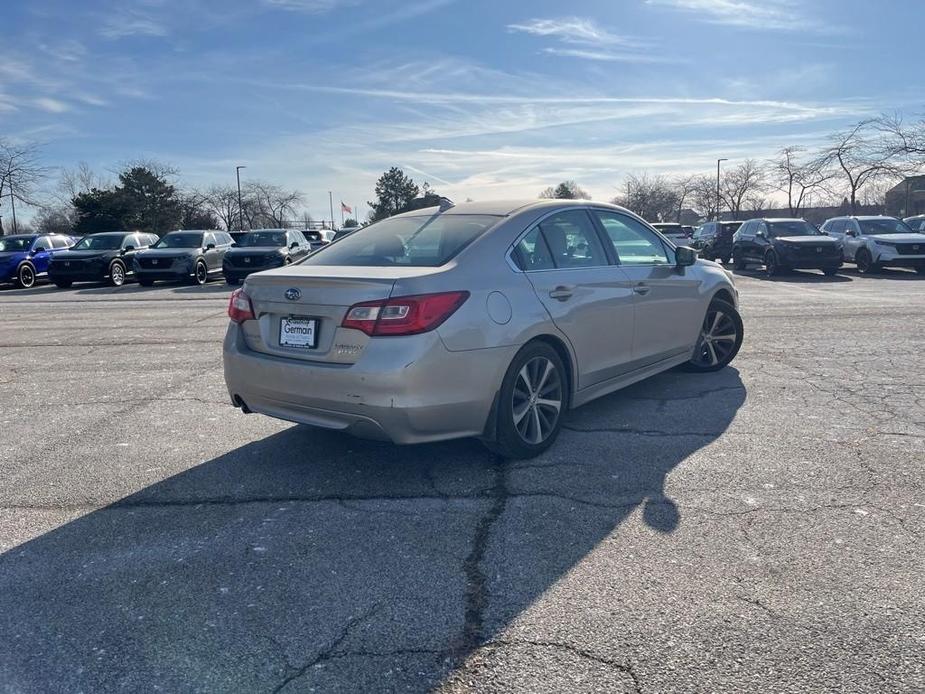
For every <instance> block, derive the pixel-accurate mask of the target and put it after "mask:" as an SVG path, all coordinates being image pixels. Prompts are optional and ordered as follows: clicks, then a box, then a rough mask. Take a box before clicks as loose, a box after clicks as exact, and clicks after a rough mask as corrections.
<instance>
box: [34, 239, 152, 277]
mask: <svg viewBox="0 0 925 694" xmlns="http://www.w3.org/2000/svg"><path fill="white" fill-rule="evenodd" d="M154 243H157V236H156V235H154V234H145V233H142V232H135V231H107V232H103V233H100V234H87V235H86V236H84V237H83V238H81V239H80V241H78V242H77V243H76V244H75V245H73V246H71V247H70V248H69V249H68V250H66V251H61V252H60V253H57V254H56V255H55V257H54V258H52V261H51V263H50V264H49V266H48V279H50V280H51V281H52V282H54V283H55V284H56V285H58V286H59V287H61V288H62V289H65V288H67V287H70V286H71V285H72V284H73V283H74V282H108V283H109V284H111V285H113V286H115V287H121V286H122V285H123V284H125V280H126V278H127V277H129V276H130V275H131V274H132V260H133V259H134V257H135V253H136V252H137V251H141V250H144V249H145V248H147V247H148V246H150V245H151V244H154Z"/></svg>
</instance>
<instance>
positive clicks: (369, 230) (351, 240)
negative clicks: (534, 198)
mask: <svg viewBox="0 0 925 694" xmlns="http://www.w3.org/2000/svg"><path fill="white" fill-rule="evenodd" d="M501 219H503V218H502V217H499V216H496V215H469V214H434V215H414V216H410V217H392V218H390V219H385V220H383V221H381V222H377V223H376V224H371V225H369V226H368V227H365V228H363V229H361V230H359V231H356V232H354V233H352V234H350V235H349V236H345V237H344V238H343V239H341V240H340V241H338V242H337V243H332V244H330V245H327V246H323V247H322V248H321V249H320V250H319V251H318V252H316V253H314V254H313V255H310V256H308V257H307V258H306V259H305V260H303V261H301V262H302V264H303V265H347V266H365V267H389V266H393V265H396V266H406V267H439V266H441V265H445V264H446V263H448V262H449V261H450V260H451V259H452V258H453V257H454V256H455V255H456V254H457V253H459V252H460V251H462V250H463V249H464V248H465V247H466V246H468V245H469V244H470V243H472V242H473V241H474V240H475V239H477V238H478V237H479V236H481V235H482V234H484V233H485V232H486V231H487V230H488V229H490V228H491V227H492V226H494V225H495V224H496V223H497V222H498V221H500V220H501Z"/></svg>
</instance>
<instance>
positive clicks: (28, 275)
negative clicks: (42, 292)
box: [16, 263, 35, 289]
mask: <svg viewBox="0 0 925 694" xmlns="http://www.w3.org/2000/svg"><path fill="white" fill-rule="evenodd" d="M16 286H17V287H19V288H20V289H30V288H32V287H34V286H35V268H34V267H32V266H31V265H30V264H29V263H23V264H22V265H20V266H19V270H17V271H16Z"/></svg>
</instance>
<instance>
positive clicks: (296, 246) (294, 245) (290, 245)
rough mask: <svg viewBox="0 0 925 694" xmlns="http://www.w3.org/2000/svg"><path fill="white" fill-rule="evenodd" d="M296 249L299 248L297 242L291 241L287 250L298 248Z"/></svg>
mask: <svg viewBox="0 0 925 694" xmlns="http://www.w3.org/2000/svg"><path fill="white" fill-rule="evenodd" d="M298 247H299V242H298V241H293V242H292V243H290V244H289V248H298Z"/></svg>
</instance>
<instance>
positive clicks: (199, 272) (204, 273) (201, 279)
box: [196, 263, 209, 284]
mask: <svg viewBox="0 0 925 694" xmlns="http://www.w3.org/2000/svg"><path fill="white" fill-rule="evenodd" d="M208 278H209V272H208V270H206V266H205V265H203V264H202V263H199V264H198V265H196V284H205V283H206V280H207V279H208Z"/></svg>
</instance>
